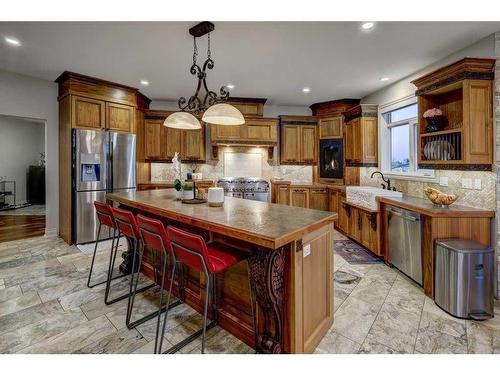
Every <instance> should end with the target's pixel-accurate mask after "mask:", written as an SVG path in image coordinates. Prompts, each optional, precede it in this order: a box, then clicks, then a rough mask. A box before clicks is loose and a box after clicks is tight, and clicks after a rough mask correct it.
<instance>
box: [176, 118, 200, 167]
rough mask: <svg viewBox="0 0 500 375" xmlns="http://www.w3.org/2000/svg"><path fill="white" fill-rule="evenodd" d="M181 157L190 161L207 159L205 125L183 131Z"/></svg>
mask: <svg viewBox="0 0 500 375" xmlns="http://www.w3.org/2000/svg"><path fill="white" fill-rule="evenodd" d="M182 138H183V139H182V153H181V158H182V159H183V160H188V161H200V160H205V130H204V125H202V126H201V129H197V130H184V131H183V132H182Z"/></svg>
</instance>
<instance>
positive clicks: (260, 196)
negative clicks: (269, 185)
mask: <svg viewBox="0 0 500 375" xmlns="http://www.w3.org/2000/svg"><path fill="white" fill-rule="evenodd" d="M244 198H245V199H250V200H252V201H260V202H268V201H269V193H245V196H244Z"/></svg>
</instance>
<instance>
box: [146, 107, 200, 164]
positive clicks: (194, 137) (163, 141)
mask: <svg viewBox="0 0 500 375" xmlns="http://www.w3.org/2000/svg"><path fill="white" fill-rule="evenodd" d="M170 113H172V112H167V111H153V110H149V111H146V113H145V120H144V145H145V160H146V161H157V162H171V161H172V158H173V157H174V155H175V153H176V152H178V153H179V157H180V159H181V160H182V161H186V162H191V163H199V162H203V161H205V160H206V157H205V124H203V123H202V124H201V129H197V130H182V129H173V128H168V127H166V126H163V122H164V121H165V118H166V117H167V116H168V115H169V114H170ZM138 141H140V140H138Z"/></svg>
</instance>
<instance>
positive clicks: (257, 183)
mask: <svg viewBox="0 0 500 375" xmlns="http://www.w3.org/2000/svg"><path fill="white" fill-rule="evenodd" d="M217 186H219V187H221V188H223V189H224V195H225V196H229V197H234V198H243V199H251V200H256V201H262V202H268V201H269V182H267V181H266V180H263V179H262V178H257V177H255V178H246V177H223V178H221V179H219V180H218V181H217Z"/></svg>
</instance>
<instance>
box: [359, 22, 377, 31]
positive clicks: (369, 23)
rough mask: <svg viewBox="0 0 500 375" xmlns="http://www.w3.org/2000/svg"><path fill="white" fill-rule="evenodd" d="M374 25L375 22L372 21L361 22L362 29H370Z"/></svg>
mask: <svg viewBox="0 0 500 375" xmlns="http://www.w3.org/2000/svg"><path fill="white" fill-rule="evenodd" d="M374 26H375V23H374V22H365V23H363V24H361V28H362V29H363V30H370V29H373V27H374Z"/></svg>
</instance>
